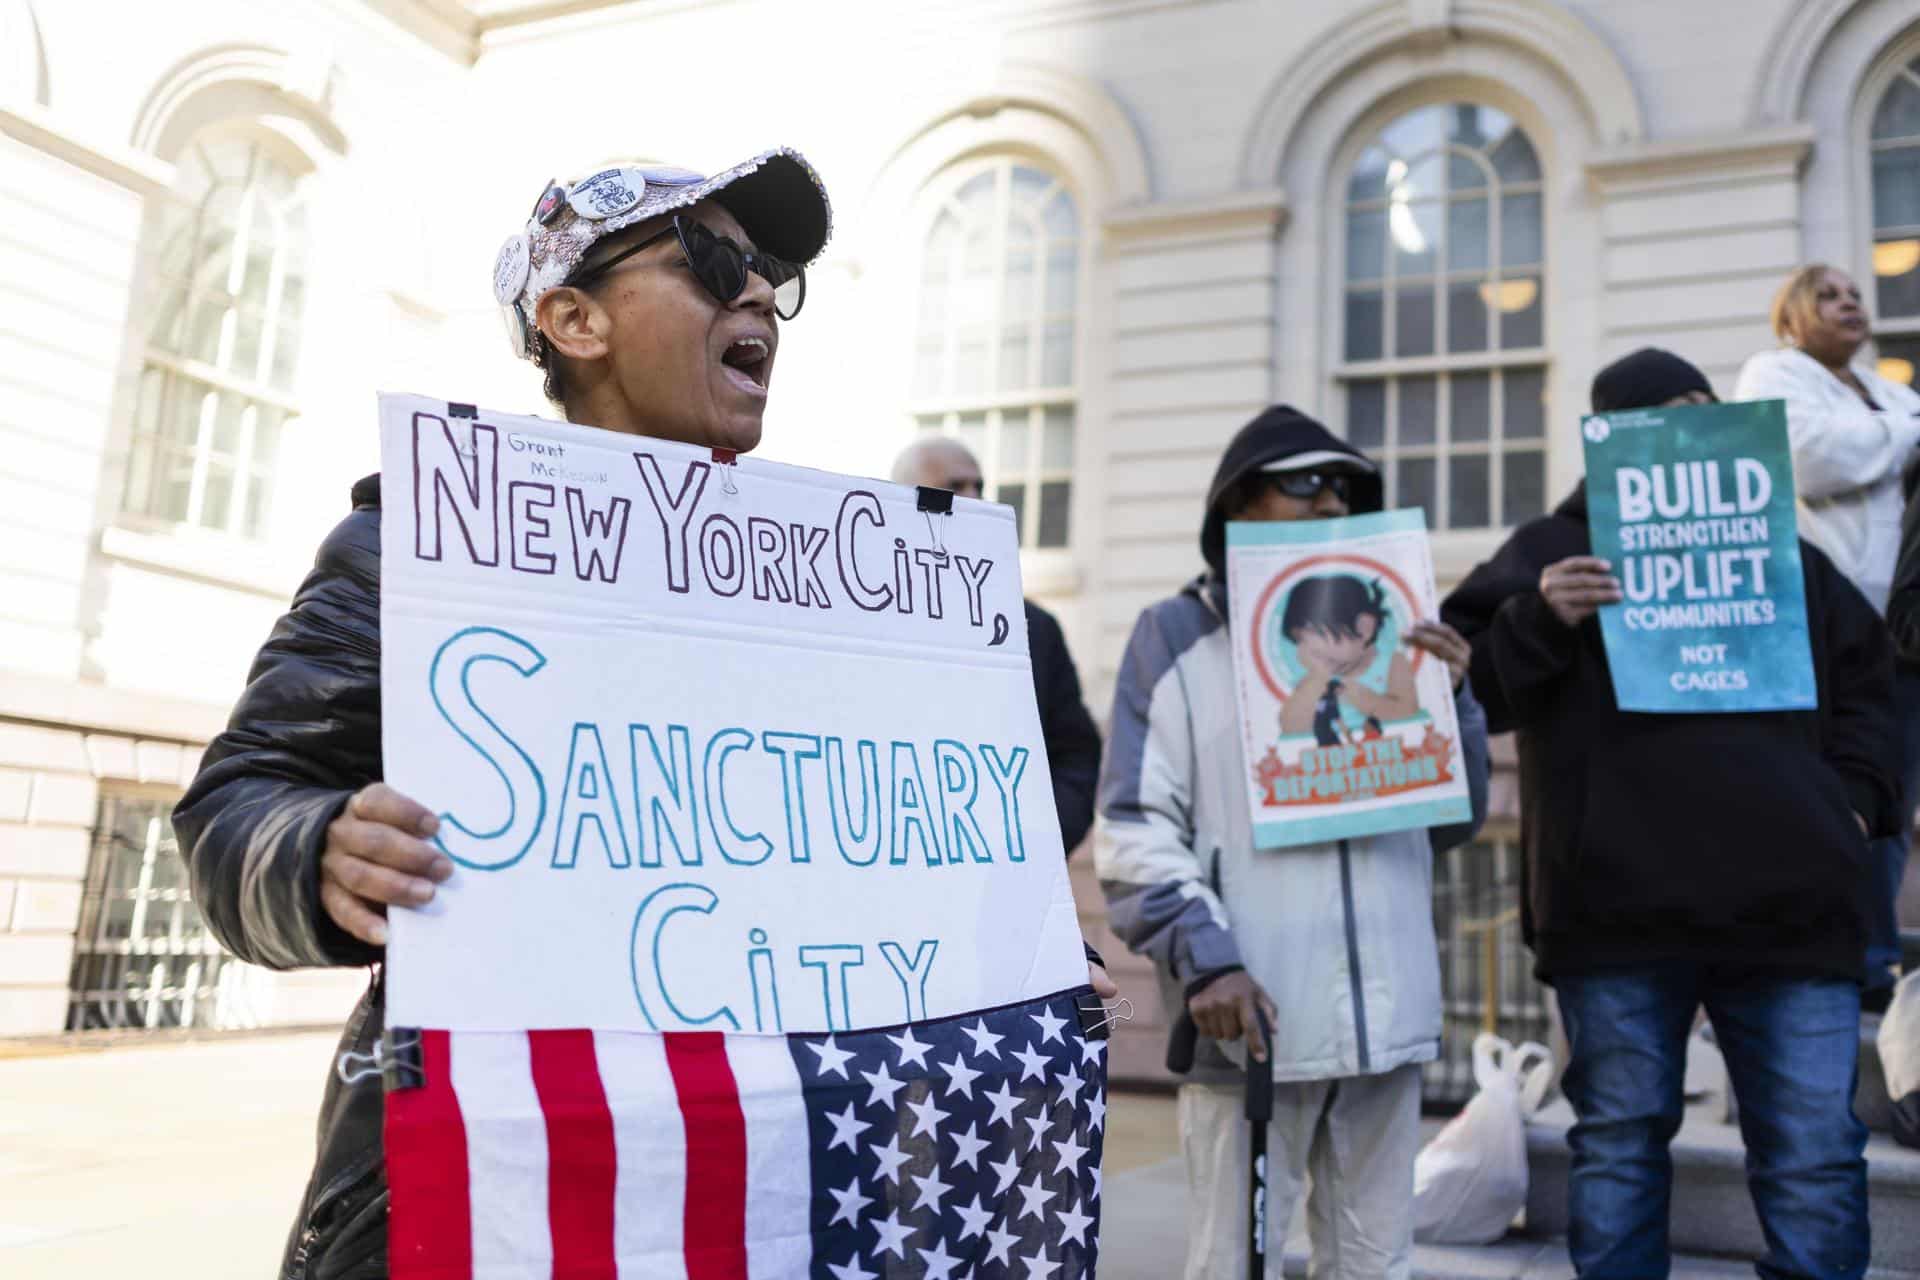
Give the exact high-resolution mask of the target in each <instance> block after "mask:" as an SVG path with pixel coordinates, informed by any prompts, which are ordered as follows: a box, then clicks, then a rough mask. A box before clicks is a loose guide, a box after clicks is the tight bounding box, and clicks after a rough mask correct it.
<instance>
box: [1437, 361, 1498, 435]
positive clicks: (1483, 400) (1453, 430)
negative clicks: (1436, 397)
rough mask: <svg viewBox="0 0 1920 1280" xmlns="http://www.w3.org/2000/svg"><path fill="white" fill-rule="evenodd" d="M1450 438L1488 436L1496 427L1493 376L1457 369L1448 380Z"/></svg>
mask: <svg viewBox="0 0 1920 1280" xmlns="http://www.w3.org/2000/svg"><path fill="white" fill-rule="evenodd" d="M1447 409H1448V413H1449V417H1448V419H1447V438H1448V439H1450V440H1466V441H1472V440H1485V439H1487V438H1488V437H1489V436H1490V435H1491V434H1492V430H1493V422H1492V418H1493V377H1492V375H1490V374H1485V373H1456V374H1454V375H1453V376H1452V377H1451V378H1449V379H1448V380H1447Z"/></svg>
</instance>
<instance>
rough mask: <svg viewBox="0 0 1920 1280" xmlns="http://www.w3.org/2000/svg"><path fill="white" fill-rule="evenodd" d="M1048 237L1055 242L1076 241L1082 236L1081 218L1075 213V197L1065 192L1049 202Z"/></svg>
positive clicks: (1047, 209)
mask: <svg viewBox="0 0 1920 1280" xmlns="http://www.w3.org/2000/svg"><path fill="white" fill-rule="evenodd" d="M1045 218H1046V224H1047V236H1048V237H1049V238H1050V239H1054V240H1076V239H1078V238H1079V236H1080V217H1079V215H1078V214H1077V213H1075V212H1074V208H1073V197H1072V196H1070V195H1068V194H1067V193H1066V192H1065V191H1062V192H1060V193H1059V194H1058V195H1056V196H1054V198H1053V199H1051V200H1049V201H1048V202H1047V208H1046V213H1045Z"/></svg>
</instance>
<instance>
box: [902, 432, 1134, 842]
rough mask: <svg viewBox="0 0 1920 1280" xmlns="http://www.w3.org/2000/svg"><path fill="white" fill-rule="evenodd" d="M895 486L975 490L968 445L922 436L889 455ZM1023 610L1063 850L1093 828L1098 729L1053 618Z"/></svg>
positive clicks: (1033, 607) (977, 480) (1036, 609)
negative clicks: (894, 456)
mask: <svg viewBox="0 0 1920 1280" xmlns="http://www.w3.org/2000/svg"><path fill="white" fill-rule="evenodd" d="M893 480H894V483H896V484H913V485H926V486H928V487H930V488H934V489H947V490H950V491H952V492H954V493H957V494H959V495H960V496H961V497H963V498H977V497H979V496H980V494H981V487H982V486H981V472H980V463H979V461H978V459H976V458H975V457H974V456H973V453H972V451H971V450H969V449H968V448H967V447H966V446H965V445H963V444H961V443H960V442H959V441H958V440H955V439H953V438H952V437H950V436H923V437H922V438H920V439H919V440H916V441H914V442H913V443H912V444H910V445H908V446H907V447H906V448H905V449H903V450H901V452H900V456H899V457H898V458H896V459H894V463H893ZM1024 603H1025V605H1026V609H1027V652H1028V654H1029V655H1030V657H1031V658H1032V661H1033V693H1034V697H1035V698H1036V699H1037V700H1038V702H1039V706H1040V734H1041V738H1042V740H1043V741H1044V742H1045V743H1046V744H1047V768H1048V770H1049V771H1050V773H1051V775H1052V780H1053V805H1054V808H1055V810H1056V811H1058V813H1059V815H1060V841H1061V845H1062V847H1063V848H1065V849H1066V851H1067V852H1068V853H1069V854H1071V853H1072V852H1073V851H1074V850H1075V849H1077V848H1079V847H1080V842H1081V841H1082V840H1084V839H1086V838H1087V832H1088V831H1089V830H1091V829H1092V827H1093V789H1094V785H1095V784H1096V783H1097V782H1098V781H1099V777H1100V731H1099V730H1098V729H1096V728H1094V725H1093V716H1092V715H1091V714H1090V713H1089V712H1088V711H1087V704H1086V702H1085V700H1084V699H1082V698H1081V696H1080V673H1079V672H1078V671H1077V670H1075V669H1074V665H1073V655H1072V654H1071V653H1069V652H1067V637H1066V635H1065V634H1064V633H1062V632H1061V630H1060V623H1059V622H1058V621H1057V620H1056V619H1055V618H1054V616H1053V615H1052V614H1050V613H1048V612H1047V611H1046V610H1045V609H1042V608H1041V607H1040V606H1039V605H1037V604H1035V603H1034V602H1033V601H1031V600H1028V601H1025V602H1024Z"/></svg>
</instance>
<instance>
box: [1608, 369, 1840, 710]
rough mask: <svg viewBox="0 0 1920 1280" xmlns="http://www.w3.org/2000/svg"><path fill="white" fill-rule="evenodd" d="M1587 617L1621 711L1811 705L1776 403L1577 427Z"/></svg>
mask: <svg viewBox="0 0 1920 1280" xmlns="http://www.w3.org/2000/svg"><path fill="white" fill-rule="evenodd" d="M1581 435H1582V437H1583V438H1584V440H1585V442H1586V457H1587V525H1588V528H1589V530H1590V531H1591V533H1592V536H1593V554H1594V555H1596V556H1598V557H1600V558H1601V559H1603V560H1605V561H1607V562H1608V563H1609V564H1610V565H1612V566H1613V570H1614V574H1615V576H1617V577H1618V578H1619V579H1620V585H1621V590H1622V592H1623V594H1624V595H1625V597H1626V598H1625V599H1624V600H1622V601H1621V602H1620V603H1619V604H1616V605H1608V606H1607V607H1605V608H1603V609H1601V610H1600V634H1601V636H1602V637H1603V638H1604V640H1605V642H1606V646H1607V665H1608V666H1609V667H1610V668H1611V669H1612V672H1613V688H1614V696H1615V697H1616V699H1617V700H1618V702H1619V706H1620V709H1621V710H1623V711H1654V712H1708V711H1805V710H1809V709H1811V708H1813V707H1814V706H1815V705H1816V704H1817V701H1818V690H1817V689H1816V688H1815V685H1814V679H1813V651H1812V648H1811V646H1810V643H1809V640H1808V637H1807V597H1806V582H1805V579H1804V578H1803V576H1802V571H1801V566H1800V536H1799V531H1798V529H1797V528H1796V525H1795V513H1794V490H1793V456H1792V451H1791V449H1790V448H1789V445H1788V442H1787V414H1786V406H1785V404H1784V402H1782V401H1779V400H1754V401H1747V402H1744V403H1739V404H1704V405H1675V406H1672V407H1668V408H1658V409H1630V410H1623V411H1620V412H1616V413H1600V414H1594V415H1593V416H1592V417H1589V418H1587V419H1586V421H1585V422H1584V423H1582V424H1581Z"/></svg>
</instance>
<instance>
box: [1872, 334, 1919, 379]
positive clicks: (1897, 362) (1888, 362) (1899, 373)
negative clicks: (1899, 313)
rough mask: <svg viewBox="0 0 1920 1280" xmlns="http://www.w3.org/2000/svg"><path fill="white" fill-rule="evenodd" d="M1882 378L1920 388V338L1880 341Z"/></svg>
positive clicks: (1883, 339)
mask: <svg viewBox="0 0 1920 1280" xmlns="http://www.w3.org/2000/svg"><path fill="white" fill-rule="evenodd" d="M1879 346H1880V376H1881V377H1883V378H1885V379H1887V380H1888V381H1890V382H1899V383H1904V384H1905V385H1907V386H1909V387H1912V386H1920V372H1916V370H1920V338H1882V339H1880V343H1879Z"/></svg>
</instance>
